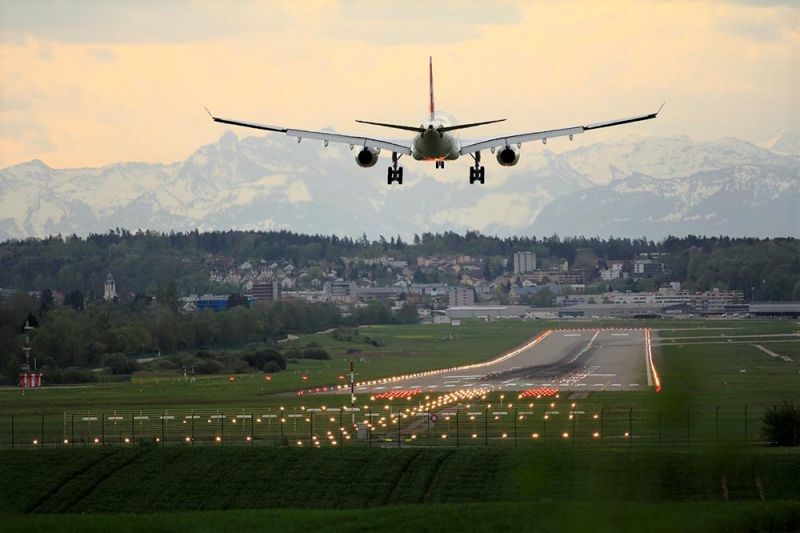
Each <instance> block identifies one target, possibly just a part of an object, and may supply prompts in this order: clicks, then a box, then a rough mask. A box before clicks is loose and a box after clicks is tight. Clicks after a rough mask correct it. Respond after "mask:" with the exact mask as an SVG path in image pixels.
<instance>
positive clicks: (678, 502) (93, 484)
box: [0, 321, 800, 531]
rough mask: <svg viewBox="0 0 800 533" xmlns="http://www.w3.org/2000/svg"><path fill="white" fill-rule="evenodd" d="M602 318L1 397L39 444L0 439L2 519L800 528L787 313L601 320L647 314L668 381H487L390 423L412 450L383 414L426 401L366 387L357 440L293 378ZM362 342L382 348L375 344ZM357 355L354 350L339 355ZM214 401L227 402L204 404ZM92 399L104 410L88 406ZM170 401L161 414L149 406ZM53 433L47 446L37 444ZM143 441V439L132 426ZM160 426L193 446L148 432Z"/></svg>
mask: <svg viewBox="0 0 800 533" xmlns="http://www.w3.org/2000/svg"><path fill="white" fill-rule="evenodd" d="M600 325H601V324H600V323H598V322H597V321H593V322H586V321H569V322H565V323H558V324H556V323H547V322H539V321H537V322H533V323H531V322H519V321H498V322H494V323H483V322H465V323H464V325H462V326H460V327H458V328H453V327H450V326H382V327H374V328H362V330H361V331H360V332H359V336H358V337H360V338H354V339H350V340H337V339H336V338H334V337H333V336H331V335H307V336H302V337H301V338H300V339H298V340H296V341H294V344H295V345H297V346H301V347H302V346H306V345H308V343H310V342H316V343H317V344H318V345H320V346H322V347H324V348H325V349H326V350H328V351H329V352H330V353H331V354H332V356H333V358H332V359H331V360H329V361H301V362H300V363H296V366H290V368H289V370H288V371H286V372H284V373H281V374H278V375H275V376H274V378H273V381H272V382H266V381H265V380H264V379H263V376H262V375H260V374H259V375H256V374H250V375H238V376H235V379H234V380H233V381H231V380H229V379H228V378H229V376H217V377H213V378H207V379H199V380H198V381H197V382H196V383H187V382H185V381H183V380H182V379H179V378H177V377H174V376H161V377H157V378H156V377H153V376H150V377H143V378H138V377H134V380H133V382H132V383H120V384H108V385H92V386H86V387H64V388H45V389H42V390H36V391H26V392H25V393H24V395H23V394H22V392H21V391H18V390H3V391H0V444H3V443H4V444H5V445H6V446H8V444H9V430H10V427H9V422H10V415H11V414H15V432H16V434H15V439H16V443H17V447H22V448H28V449H26V450H5V451H0V479H3V480H4V481H5V483H3V484H0V520H1V521H2V525H3V526H2V529H3V530H8V531H32V530H36V531H38V530H41V529H43V528H54V529H59V530H65V531H73V530H74V531H78V530H79V531H100V530H103V531H106V530H108V529H109V528H110V527H113V528H114V529H115V530H119V531H138V530H142V529H148V530H152V531H173V530H175V529H188V528H191V529H193V530H198V531H224V530H234V529H236V530H241V529H242V528H248V529H256V530H257V529H264V528H269V529H273V530H275V529H278V530H281V531H294V530H307V529H309V528H314V529H322V530H337V531H363V530H365V529H382V530H400V529H402V530H406V531H407V530H408V529H410V528H413V529H419V530H423V531H441V530H446V529H449V530H453V529H456V530H475V531H480V530H498V529H499V530H509V531H511V530H534V529H535V530H542V531H563V530H565V529H566V530H573V529H577V530H588V529H591V530H597V531H644V530H647V531H674V530H676V529H680V530H686V531H732V530H733V531H736V530H751V531H793V530H797V529H799V528H800V503H798V502H799V501H800V484H798V483H797V479H798V478H800V453H798V450H796V449H795V450H774V449H766V448H763V447H758V446H756V447H754V446H753V445H754V444H756V443H758V442H759V441H760V439H761V436H760V429H761V428H760V424H761V421H760V417H761V416H762V415H763V411H764V409H765V408H766V407H767V406H769V405H771V404H772V403H774V402H778V401H781V400H784V399H788V400H794V401H795V403H800V343H797V342H796V340H795V339H793V338H791V337H758V335H785V334H787V333H794V332H795V331H796V330H797V323H796V322H792V321H652V322H648V323H641V322H634V323H620V322H603V323H602V326H609V327H614V326H629V327H630V326H635V327H640V326H643V325H647V326H649V327H652V328H654V329H655V330H657V331H655V338H656V340H657V342H660V343H661V344H662V345H661V346H660V347H658V348H656V349H655V350H654V356H655V362H656V366H657V368H658V371H659V373H660V374H661V378H662V385H663V389H662V391H661V392H660V393H655V392H653V391H642V392H592V393H590V394H589V395H588V396H587V397H581V398H579V399H571V398H570V394H569V393H566V394H563V395H561V396H560V397H558V398H547V399H541V400H534V401H533V402H529V403H523V402H521V401H519V400H518V399H516V398H514V397H513V396H511V395H509V396H508V397H506V398H505V400H501V398H500V393H492V394H489V395H488V397H487V398H486V399H485V400H481V399H479V398H476V399H474V400H470V401H469V402H468V403H466V402H463V403H462V405H461V406H460V408H459V409H458V415H457V416H445V413H446V412H452V410H453V409H454V408H455V406H451V407H447V408H443V409H440V410H439V413H440V415H442V417H441V420H439V421H438V423H436V424H434V425H433V426H431V427H428V426H427V425H426V424H425V423H424V422H422V421H420V420H419V419H416V420H415V419H413V418H412V417H410V418H409V419H403V418H400V420H401V425H400V429H401V437H400V439H399V440H400V441H401V444H402V449H398V448H397V444H398V438H397V435H396V429H397V426H396V425H392V423H391V413H400V412H403V411H404V409H405V408H407V407H409V406H411V405H416V404H417V403H418V402H419V401H422V398H421V397H419V398H415V401H414V402H408V401H405V402H400V401H394V402H392V401H385V400H383V401H377V400H376V401H370V398H369V397H367V396H364V395H360V396H359V398H358V402H359V404H360V405H361V406H362V407H365V406H368V407H367V408H366V409H365V410H364V411H362V412H361V413H362V414H365V415H366V414H369V415H373V414H375V416H378V417H384V422H383V423H384V424H386V427H385V428H384V427H383V426H382V425H381V422H380V420H379V419H377V418H371V417H370V419H371V420H372V421H373V423H374V424H375V431H374V433H373V435H372V439H368V440H367V441H366V442H364V441H359V442H357V441H356V439H352V440H346V439H345V435H344V434H343V433H342V432H341V430H340V428H341V427H343V426H348V427H349V421H348V420H347V416H346V415H345V414H344V413H342V412H337V411H335V410H334V411H320V412H316V413H312V412H311V411H309V410H308V409H309V408H311V407H314V408H319V407H321V406H323V405H324V406H327V407H337V406H341V405H343V404H346V403H348V398H347V397H346V396H330V395H314V394H312V395H304V396H297V395H296V393H295V392H294V391H296V390H297V389H300V388H308V387H315V386H317V385H320V384H323V383H324V384H329V383H336V382H337V381H338V376H339V375H340V374H343V373H344V372H345V371H346V368H347V367H346V365H347V363H348V361H349V360H350V358H351V357H355V358H357V359H356V361H357V365H358V366H357V371H358V372H359V378H361V379H366V378H373V377H380V376H386V375H391V374H396V373H402V372H407V371H410V370H419V369H430V368H440V367H446V366H452V365H457V364H463V363H468V362H475V361H480V360H485V359H488V358H490V357H492V356H495V355H497V354H498V353H500V352H503V351H505V350H507V349H509V348H512V347H513V346H516V345H518V344H520V343H521V342H523V341H524V340H525V339H527V338H530V337H531V336H533V335H535V334H536V333H537V332H539V331H542V330H543V329H545V328H547V327H557V326H565V327H596V326H600ZM714 328H724V329H714ZM722 335H725V336H722ZM734 335H746V336H745V337H734ZM366 336H369V337H370V339H377V340H378V343H377V344H379V346H373V345H371V344H367V343H365V342H364V339H363V337H366ZM684 337H685V338H684ZM706 337H708V338H706ZM670 339H674V340H670ZM728 339H731V342H728ZM699 343H702V344H699ZM754 344H761V345H762V346H764V347H766V348H768V349H769V350H771V351H773V352H776V353H777V354H779V355H783V356H788V357H789V358H790V360H789V361H787V360H784V359H783V358H780V357H772V356H770V355H769V354H767V353H765V352H763V351H761V350H759V349H757V348H755V347H754ZM353 349H358V350H360V353H357V354H352V353H350V354H349V353H348V350H350V351H352V350H353ZM362 357H363V358H364V360H365V361H366V362H363V361H362V360H361V358H362ZM303 375H306V376H308V380H307V381H303V380H302V378H301V376H303ZM433 399H435V395H434V398H433ZM531 403H533V404H534V405H533V406H532V407H531V405H530V404H531ZM509 404H512V405H513V406H512V405H509ZM573 404H574V405H573ZM467 405H469V406H467ZM490 405H491V407H490ZM281 406H282V407H283V408H284V410H283V411H281V410H280V407H281ZM717 407H719V409H717ZM745 409H748V410H749V411H748V415H747V421H746V422H745ZM115 410H116V411H115ZM134 411H136V412H138V413H139V414H140V415H141V414H144V413H148V414H149V415H150V417H149V419H148V421H147V422H145V421H138V422H136V423H135V424H138V425H135V427H130V426H129V425H128V424H129V421H134V418H133V416H132V415H133V414H135V413H134ZM65 412H69V413H78V418H79V422H78V426H79V432H80V438H78V437H76V439H75V442H71V443H70V445H69V446H60V444H61V443H62V439H63V438H65V437H69V438H70V439H72V436H73V435H72V434H71V433H70V429H71V428H70V427H69V424H70V421H71V420H70V418H72V420H74V418H73V417H69V418H65V417H64V413H65ZM222 412H224V413H226V416H225V418H218V417H216V416H215V415H214V414H212V413H222ZM90 413H94V415H95V416H96V419H95V420H94V421H90V422H84V421H82V420H81V418H82V416H81V415H85V414H90ZM115 413H116V414H119V415H124V422H120V423H117V422H111V421H110V420H105V421H104V425H103V427H102V431H103V435H104V439H105V442H98V444H94V443H93V438H97V435H99V434H100V433H99V430H100V428H99V427H98V424H99V419H100V418H104V419H107V417H108V416H109V415H111V414H115ZM167 413H169V414H170V416H169V417H167V418H169V420H166V419H162V418H161V416H159V415H164V414H167ZM378 413H379V414H378ZM470 413H472V414H470ZM545 413H547V414H548V418H547V419H544V416H543V415H544V414H545ZM42 414H44V415H45V416H44V419H42V417H41V415H42ZM187 414H190V415H191V416H192V417H194V416H197V419H195V418H190V419H187V418H186V416H185V415H187ZM237 414H238V415H239V416H240V418H238V419H237V418H236V416H235V415H237ZM265 415H266V416H265ZM487 415H489V416H487ZM570 415H573V416H572V418H570ZM250 416H252V418H251V417H250ZM280 416H284V417H285V420H286V423H285V424H280V423H278V419H279V417H280ZM290 416H292V418H290ZM172 417H174V418H172ZM270 417H271V418H270ZM88 418H92V417H88ZM234 420H235V421H234ZM42 422H44V424H42ZM42 429H44V431H45V442H46V443H48V446H49V448H47V449H37V448H39V447H40V446H39V445H38V444H34V441H39V440H40V439H41V432H42ZM190 431H191V435H193V436H194V439H195V440H193V441H191V443H192V444H195V443H196V444H205V445H198V446H190V445H188V444H187V443H186V442H185V438H186V436H188V435H189V434H190V433H189V432H190ZM601 433H602V436H600V434H601ZM626 433H630V435H627V436H626V435H625V434H626ZM565 434H568V438H566V437H564V435H565ZM131 435H133V436H134V437H135V438H136V439H137V445H134V444H133V443H130V444H126V443H125V442H124V439H125V438H127V437H129V436H131ZM443 435H446V436H447V439H444V438H443ZM220 436H222V437H223V438H222V439H220V441H216V438H217V437H220ZM313 436H317V437H318V438H319V442H321V443H322V445H321V446H319V449H313V448H314V446H313V442H315V441H314V440H313V439H312V437H313ZM473 436H474V437H475V438H473ZM248 437H249V438H250V439H252V440H247V439H248ZM534 437H535V438H534ZM160 438H165V439H166V440H167V441H169V442H171V443H173V444H178V443H180V444H181V445H172V446H154V445H152V444H153V443H155V440H156V439H160ZM334 441H336V442H337V445H333V444H332V443H333V442H334ZM745 441H747V443H748V446H744V445H743V444H744V443H745ZM282 442H285V443H286V444H288V445H289V446H288V447H282V446H278V445H279V444H281V443H282ZM148 443H150V444H148ZM298 443H299V444H301V445H302V446H298ZM102 444H115V445H114V446H103V445H102ZM228 444H238V446H229V445H228ZM245 444H249V445H247V446H246V445H245ZM367 444H371V446H369V445H367ZM486 444H489V446H485V445H486ZM250 445H252V446H250ZM385 445H389V446H390V447H391V448H392V449H381V448H382V447H383V446H385ZM456 445H458V447H456ZM34 449H36V450H34ZM726 498H727V499H728V500H730V501H725V500H726ZM108 513H113V514H108Z"/></svg>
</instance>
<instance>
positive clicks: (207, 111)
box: [203, 106, 214, 120]
mask: <svg viewBox="0 0 800 533" xmlns="http://www.w3.org/2000/svg"><path fill="white" fill-rule="evenodd" d="M203 109H205V110H206V113H208V116H209V117H211V119H212V120H214V115H212V114H211V111H209V110H208V108H207V107H206V106H203Z"/></svg>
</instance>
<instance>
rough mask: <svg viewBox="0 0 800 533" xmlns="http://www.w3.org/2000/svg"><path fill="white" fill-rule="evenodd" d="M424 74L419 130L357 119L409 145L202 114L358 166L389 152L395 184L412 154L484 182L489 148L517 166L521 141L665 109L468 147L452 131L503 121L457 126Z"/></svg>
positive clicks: (614, 123) (503, 163)
mask: <svg viewBox="0 0 800 533" xmlns="http://www.w3.org/2000/svg"><path fill="white" fill-rule="evenodd" d="M428 76H429V81H430V87H429V94H430V104H429V116H428V117H427V118H426V119H425V120H423V121H422V123H421V124H420V125H419V126H406V125H402V124H387V123H385V122H372V121H368V120H356V122H358V123H360V124H369V125H372V126H381V127H384V128H393V129H397V130H403V131H410V132H414V133H415V135H414V138H413V139H412V141H411V143H401V142H397V141H394V140H386V139H378V138H374V137H361V136H358V135H341V134H338V133H329V132H323V131H308V130H299V129H294V128H284V127H281V126H270V125H267V124H256V123H254V122H245V121H242V120H232V119H227V118H221V117H216V116H214V115H212V114H211V112H210V111H209V110H208V108H206V112H207V113H208V114H209V116H210V117H211V118H212V119H213V120H214V121H215V122H220V123H222V124H230V125H233V126H242V127H245V128H254V129H257V130H265V131H272V132H276V133H284V134H286V135H288V136H289V137H295V138H296V139H297V142H298V143H299V142H300V141H302V140H303V139H318V140H321V141H323V143H324V145H325V146H326V147H327V146H328V143H331V142H334V143H344V144H349V145H350V150H353V148H355V147H358V148H359V151H358V153H357V154H356V163H357V164H358V166H360V167H364V168H369V167H373V166H375V164H376V163H377V162H378V157H379V155H380V152H381V150H387V151H389V152H391V153H392V166H390V167H389V169H388V172H387V183H388V184H389V185H392V183H394V182H397V183H398V184H402V183H403V167H400V166H398V164H397V163H398V161H399V160H400V158H401V157H402V156H404V155H410V156H411V157H413V158H414V159H415V160H417V161H433V162H434V163H435V164H436V168H437V169H438V168H444V163H445V161H455V160H456V159H458V158H459V157H461V156H467V155H468V156H470V157H472V159H473V161H474V165H473V166H471V167H470V169H469V182H470V184H473V183H476V182H477V183H481V184H482V183H484V182H485V181H484V180H485V178H486V171H485V168H484V167H483V166H482V165H481V151H483V150H490V151H491V153H493V154H496V157H497V162H498V163H499V164H500V165H501V166H504V167H509V166H513V165H516V164H517V162H519V156H520V153H519V150H520V148H521V147H522V143H526V142H530V141H536V140H541V141H542V142H543V143H544V144H547V139H551V138H553V137H564V136H568V137H569V140H570V141H571V140H572V138H573V136H575V135H578V134H580V133H583V132H585V131H591V130H597V129H601V128H608V127H611V126H619V125H622V124H630V123H631V122H639V121H641V120H650V119H653V118H656V117H657V116H658V114H659V113H660V112H661V109H662V108H663V107H664V104H663V103H662V104H661V107H659V108H658V111H656V112H655V113H650V114H647V115H637V116H634V117H629V118H624V119H618V120H608V121H605V122H594V123H592V124H587V125H585V126H572V127H569V128H561V129H556V130H545V131H535V132H531V133H520V134H515V135H503V136H501V137H494V138H492V139H487V140H484V141H479V142H471V143H469V144H466V145H462V144H461V139H459V137H458V136H457V134H453V133H452V132H454V131H457V130H462V129H466V128H474V127H476V126H484V125H487V124H495V123H497V122H503V121H505V120H506V119H504V118H503V119H496V120H487V121H483V122H471V123H468V124H456V123H454V121H452V119H451V118H450V117H449V116H447V115H445V114H443V113H439V112H437V111H436V108H435V106H434V103H433V58H432V57H430V58H429V59H428Z"/></svg>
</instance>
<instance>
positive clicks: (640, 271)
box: [633, 259, 664, 276]
mask: <svg viewBox="0 0 800 533" xmlns="http://www.w3.org/2000/svg"><path fill="white" fill-rule="evenodd" d="M663 273H664V265H663V264H661V263H656V262H655V261H651V260H650V259H637V260H636V261H634V262H633V274H634V276H660V275H661V274H663Z"/></svg>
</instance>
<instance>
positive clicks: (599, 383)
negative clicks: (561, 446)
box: [356, 329, 648, 393]
mask: <svg viewBox="0 0 800 533" xmlns="http://www.w3.org/2000/svg"><path fill="white" fill-rule="evenodd" d="M645 342H646V338H645V332H644V331H643V330H635V329H630V330H622V329H608V330H607V329H588V330H555V331H552V332H551V333H550V334H549V335H547V336H546V337H544V338H543V339H542V340H541V341H540V342H538V343H537V344H535V345H534V346H532V347H530V348H528V349H525V350H522V351H520V352H519V353H518V354H515V355H513V356H512V357H507V358H504V359H502V360H501V361H498V362H496V363H491V364H484V365H474V366H477V368H468V369H463V370H453V371H445V372H441V373H435V374H430V375H424V376H418V377H411V378H407V379H401V380H395V381H389V382H386V383H374V384H369V385H363V386H359V387H357V388H356V392H360V393H372V392H389V391H393V390H410V389H422V390H423V391H426V392H427V391H443V392H446V391H452V390H458V389H466V388H474V387H490V388H492V389H494V390H512V391H517V390H526V389H535V388H540V387H550V388H555V387H557V388H558V389H561V390H575V391H587V392H589V391H601V390H616V391H619V390H647V388H648V374H647V354H646V344H645Z"/></svg>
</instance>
